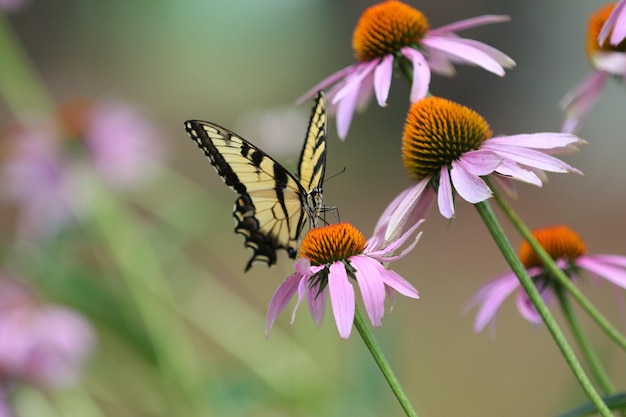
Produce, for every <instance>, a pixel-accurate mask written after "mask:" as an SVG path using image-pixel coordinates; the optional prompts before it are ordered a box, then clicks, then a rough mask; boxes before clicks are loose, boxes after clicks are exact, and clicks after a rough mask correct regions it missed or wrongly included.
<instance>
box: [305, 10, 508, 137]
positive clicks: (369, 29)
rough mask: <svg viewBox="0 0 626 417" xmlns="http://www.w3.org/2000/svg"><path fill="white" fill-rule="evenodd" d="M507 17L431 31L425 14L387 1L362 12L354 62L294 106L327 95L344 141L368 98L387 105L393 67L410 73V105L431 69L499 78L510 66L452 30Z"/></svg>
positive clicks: (418, 96)
mask: <svg viewBox="0 0 626 417" xmlns="http://www.w3.org/2000/svg"><path fill="white" fill-rule="evenodd" d="M508 20H509V17H508V16H500V15H485V16H479V17H474V18H471V19H466V20H461V21H458V22H455V23H451V24H449V25H445V26H442V27H440V28H437V29H432V30H431V29H430V24H429V23H428V19H426V16H424V15H423V14H422V12H420V11H419V10H416V9H414V8H412V7H411V6H409V5H407V4H404V3H402V2H399V1H395V0H389V1H385V2H382V3H379V4H376V5H374V6H371V7H369V8H368V9H366V10H365V11H364V12H363V14H362V15H361V18H360V19H359V22H358V23H357V26H356V29H355V30H354V34H353V36H352V48H353V49H354V54H355V56H356V59H357V61H358V62H357V63H356V64H353V65H350V66H349V67H346V68H344V69H342V70H340V71H338V72H336V73H334V74H332V75H331V76H329V77H328V78H326V79H324V80H323V81H321V82H320V83H319V84H317V85H316V86H315V87H313V88H312V89H311V90H309V91H308V92H307V93H305V94H304V95H303V96H302V97H301V98H299V99H298V102H304V101H305V100H308V99H309V98H311V97H313V95H315V94H316V93H317V91H319V90H322V89H326V88H328V87H331V86H332V87H331V89H330V90H329V92H328V102H329V104H330V105H329V113H336V116H337V131H338V134H339V137H340V138H341V139H345V138H346V136H347V134H348V129H349V127H350V123H351V121H352V116H353V115H354V112H355V110H356V109H357V108H358V109H362V108H363V107H365V105H366V104H367V103H368V102H369V100H370V98H371V97H372V95H373V94H375V95H376V100H377V101H378V104H379V105H380V106H383V107H384V106H386V104H387V97H388V95H389V88H390V86H391V78H392V76H393V72H394V69H400V70H402V71H408V72H411V71H412V78H413V82H412V86H411V102H412V103H413V102H415V101H417V100H419V99H421V98H422V97H424V96H426V94H427V92H428V86H429V84H430V74H431V71H433V72H436V73H439V74H442V75H453V74H454V67H453V65H452V64H453V63H457V64H470V65H478V66H480V67H482V68H484V69H486V70H487V71H489V72H492V73H494V74H497V75H499V76H503V75H504V69H505V68H511V67H513V66H515V62H514V61H513V60H512V59H511V58H509V57H508V56H507V55H505V54H503V53H502V52H500V51H498V50H497V49H495V48H493V47H491V46H489V45H486V44H484V43H482V42H478V41H475V40H471V39H464V38H461V37H459V36H458V35H457V34H456V33H454V32H455V31H459V30H464V29H469V28H473V27H476V26H481V25H485V24H490V23H498V22H504V21H508Z"/></svg>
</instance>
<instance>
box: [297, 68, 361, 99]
mask: <svg viewBox="0 0 626 417" xmlns="http://www.w3.org/2000/svg"><path fill="white" fill-rule="evenodd" d="M358 65H359V64H352V65H350V66H347V67H345V68H343V69H340V70H339V71H337V72H335V73H333V74H331V75H330V76H328V77H326V78H324V79H323V80H322V81H320V82H319V83H317V84H315V86H314V87H313V88H311V89H310V90H309V91H307V92H306V93H304V94H303V95H301V96H300V97H298V99H297V100H296V105H298V106H299V105H301V104H302V103H304V102H305V101H308V100H309V99H311V98H313V96H314V95H315V94H317V92H318V91H319V90H325V89H326V88H328V87H330V86H331V85H333V84H335V83H336V82H338V81H339V80H341V79H343V78H345V77H347V76H349V75H350V74H352V73H353V72H354V71H356V70H357V69H358Z"/></svg>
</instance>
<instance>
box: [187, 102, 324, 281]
mask: <svg viewBox="0 0 626 417" xmlns="http://www.w3.org/2000/svg"><path fill="white" fill-rule="evenodd" d="M326 125H327V116H326V96H325V94H324V92H323V91H320V92H318V93H317V95H316V96H315V99H314V101H313V108H312V111H311V118H310V120H309V127H308V129H307V132H306V136H305V139H304V146H303V148H302V152H301V154H300V161H299V163H298V171H297V174H296V175H295V176H294V175H292V174H291V173H289V171H287V169H285V168H284V167H283V166H282V165H281V164H279V163H278V162H276V160H274V159H273V158H272V157H271V156H269V155H268V154H266V153H265V152H263V151H262V150H261V149H259V148H257V147H256V146H254V145H253V144H252V143H250V142H248V141H247V140H245V139H244V138H242V137H240V136H238V135H237V134H236V133H233V132H231V131H230V130H228V129H225V128H223V127H221V126H218V125H216V124H215V123H210V122H203V121H200V120H189V121H186V122H185V129H186V130H187V133H188V134H189V136H191V139H193V140H194V142H196V145H198V147H199V148H200V149H202V151H204V154H205V155H206V156H207V158H208V159H209V161H210V162H211V164H212V165H213V167H214V168H215V170H216V171H217V173H218V174H219V175H220V176H221V177H222V179H223V180H224V182H225V183H226V185H228V186H229V187H230V188H232V189H233V190H234V191H235V192H236V193H237V194H239V197H238V198H237V200H236V201H235V209H234V211H233V217H234V218H235V223H236V225H235V232H236V233H239V234H241V235H243V236H244V237H245V246H246V247H248V248H251V249H252V251H253V255H252V258H251V259H250V260H249V261H248V264H247V265H246V268H245V270H246V271H248V270H249V269H250V267H251V266H252V265H253V264H254V263H255V262H265V263H267V264H268V265H269V266H271V265H274V264H275V263H276V252H277V250H278V249H284V250H286V251H287V254H288V255H289V257H290V258H295V257H296V255H297V253H298V245H299V242H298V241H299V238H300V234H301V233H302V231H303V230H304V228H305V227H306V225H307V224H308V225H309V227H317V226H318V219H319V214H320V212H321V211H322V210H323V209H324V203H323V200H322V192H323V191H322V183H323V182H324V173H325V171H326Z"/></svg>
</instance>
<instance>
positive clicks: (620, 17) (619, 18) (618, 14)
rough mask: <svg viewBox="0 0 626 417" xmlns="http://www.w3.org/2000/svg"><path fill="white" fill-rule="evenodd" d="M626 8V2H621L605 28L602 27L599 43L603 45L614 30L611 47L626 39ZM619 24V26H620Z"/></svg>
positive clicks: (614, 9)
mask: <svg viewBox="0 0 626 417" xmlns="http://www.w3.org/2000/svg"><path fill="white" fill-rule="evenodd" d="M625 7H626V1H624V0H622V1H621V2H619V4H618V5H617V6H615V8H613V11H612V12H611V14H610V15H609V18H608V19H606V22H604V26H602V30H601V31H600V34H599V35H598V43H599V44H600V45H602V44H603V43H604V42H605V41H606V38H607V37H608V36H609V33H611V30H613V34H612V35H611V45H617V44H619V43H620V42H621V41H622V40H623V38H624V37H626V13H622V12H623V11H624V8H625ZM618 22H619V26H618Z"/></svg>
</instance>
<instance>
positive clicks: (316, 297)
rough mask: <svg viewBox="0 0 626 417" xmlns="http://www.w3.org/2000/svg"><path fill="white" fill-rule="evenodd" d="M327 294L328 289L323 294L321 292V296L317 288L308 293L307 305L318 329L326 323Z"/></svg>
mask: <svg viewBox="0 0 626 417" xmlns="http://www.w3.org/2000/svg"><path fill="white" fill-rule="evenodd" d="M327 292H328V287H326V288H324V289H323V290H322V291H321V292H319V294H318V289H317V288H311V289H309V291H307V300H306V301H307V305H308V306H309V312H310V313H311V318H313V323H315V325H316V326H317V327H320V326H321V325H322V322H323V321H324V312H325V311H326V293H327Z"/></svg>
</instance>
